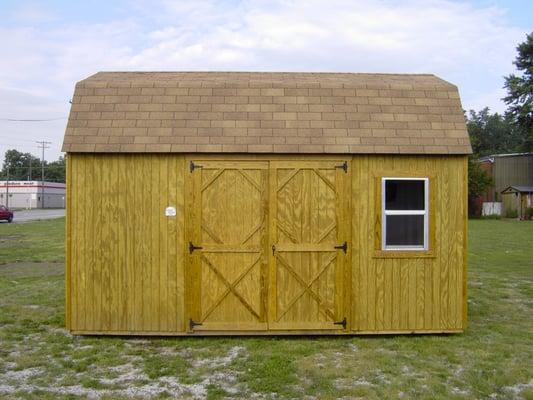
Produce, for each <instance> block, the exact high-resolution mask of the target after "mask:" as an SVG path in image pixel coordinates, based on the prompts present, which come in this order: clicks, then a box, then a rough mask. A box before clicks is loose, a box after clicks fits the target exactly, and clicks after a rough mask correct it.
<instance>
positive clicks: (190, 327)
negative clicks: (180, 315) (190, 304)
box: [189, 318, 202, 331]
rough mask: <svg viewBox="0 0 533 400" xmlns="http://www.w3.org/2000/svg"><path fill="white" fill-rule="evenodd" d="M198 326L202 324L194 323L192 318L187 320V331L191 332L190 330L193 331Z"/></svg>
mask: <svg viewBox="0 0 533 400" xmlns="http://www.w3.org/2000/svg"><path fill="white" fill-rule="evenodd" d="M199 325H202V323H201V322H194V321H193V320H192V318H189V330H191V331H192V330H194V327H195V326H199Z"/></svg>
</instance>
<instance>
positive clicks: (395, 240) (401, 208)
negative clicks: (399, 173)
mask: <svg viewBox="0 0 533 400" xmlns="http://www.w3.org/2000/svg"><path fill="white" fill-rule="evenodd" d="M427 185H428V180H427V179H426V178H418V179H415V178H412V179H400V178H383V186H382V188H383V197H382V202H383V204H382V207H383V214H384V215H383V220H382V221H383V226H382V241H383V243H382V247H383V249H384V250H395V249H398V250H399V249H404V250H423V249H427V232H428V210H427V204H426V200H427V193H426V191H427V190H428V186H427Z"/></svg>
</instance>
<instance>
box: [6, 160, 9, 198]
mask: <svg viewBox="0 0 533 400" xmlns="http://www.w3.org/2000/svg"><path fill="white" fill-rule="evenodd" d="M6 207H7V208H9V165H8V166H7V180H6Z"/></svg>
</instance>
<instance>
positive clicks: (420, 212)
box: [385, 210, 426, 215]
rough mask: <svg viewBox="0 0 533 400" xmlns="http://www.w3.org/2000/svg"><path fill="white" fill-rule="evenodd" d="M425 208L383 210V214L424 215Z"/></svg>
mask: <svg viewBox="0 0 533 400" xmlns="http://www.w3.org/2000/svg"><path fill="white" fill-rule="evenodd" d="M425 214H426V210H385V215H425Z"/></svg>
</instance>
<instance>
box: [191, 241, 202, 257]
mask: <svg viewBox="0 0 533 400" xmlns="http://www.w3.org/2000/svg"><path fill="white" fill-rule="evenodd" d="M201 249H203V247H201V246H195V245H194V244H192V242H189V254H192V252H193V251H194V250H201Z"/></svg>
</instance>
